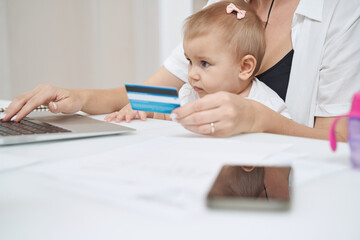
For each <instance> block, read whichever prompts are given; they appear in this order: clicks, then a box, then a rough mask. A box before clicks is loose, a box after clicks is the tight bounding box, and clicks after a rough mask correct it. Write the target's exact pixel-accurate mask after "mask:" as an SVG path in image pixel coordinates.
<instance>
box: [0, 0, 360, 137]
mask: <svg viewBox="0 0 360 240" xmlns="http://www.w3.org/2000/svg"><path fill="white" fill-rule="evenodd" d="M212 2H214V1H210V2H209V3H212ZM248 2H249V4H250V5H251V6H252V7H253V9H254V10H255V11H256V12H257V14H258V15H259V17H260V18H261V19H262V20H263V22H264V23H266V24H265V25H266V30H265V37H266V46H267V49H266V52H265V56H264V59H263V62H262V65H261V67H260V70H259V75H258V77H259V78H260V80H261V74H265V76H266V75H270V76H277V74H278V73H280V74H279V76H280V77H276V78H275V77H270V79H272V81H273V82H274V81H275V83H277V82H276V80H277V79H281V82H280V86H286V85H287V81H286V72H288V71H287V70H286V69H289V65H291V62H292V65H291V66H290V68H291V72H290V76H289V77H288V79H289V80H288V88H287V87H285V91H287V92H286V104H287V106H288V108H289V111H290V114H291V116H292V119H293V120H289V119H287V118H285V117H283V116H281V115H280V114H278V113H276V112H274V111H272V110H270V109H268V108H267V107H265V106H264V105H262V104H260V103H257V102H254V101H251V100H246V99H244V98H241V97H239V96H238V95H234V94H230V93H225V92H219V93H215V94H211V95H207V96H205V97H204V98H202V99H199V100H197V101H195V102H192V103H189V104H188V105H186V106H184V107H181V108H178V109H176V110H174V112H173V113H174V114H175V115H176V116H177V120H178V121H179V122H180V123H181V124H182V125H183V126H184V127H185V128H187V129H188V130H190V131H193V132H196V133H200V134H209V135H210V134H212V132H214V131H212V130H214V129H212V127H215V132H214V133H213V135H214V136H221V137H223V136H230V135H235V134H240V133H247V132H270V133H276V134H285V135H293V136H302V137H312V138H321V139H326V138H327V136H328V130H329V128H330V125H331V122H332V121H333V119H334V118H335V117H336V116H338V115H341V114H343V113H345V112H347V111H348V109H349V107H350V102H351V96H352V95H353V94H354V93H355V92H357V91H359V90H360V81H359V79H360V75H359V72H358V70H357V68H358V66H360V58H358V57H353V56H356V55H357V54H356V53H360V46H359V45H358V42H359V40H360V35H359V34H360V23H359V21H358V19H359V16H360V4H359V1H358V0H351V1H349V0H348V1H347V0H327V1H324V0H317V1H313V0H301V1H299V0H276V1H273V0H252V1H248ZM292 49H293V50H294V52H293V57H292V58H293V59H292V61H291V54H292V51H291V50H292ZM181 54H182V49H181V48H177V49H176V50H175V51H174V53H173V55H172V56H170V57H169V59H168V60H167V61H166V62H165V64H164V66H163V67H161V68H160V69H159V70H158V71H157V72H156V73H155V74H154V75H153V76H152V77H150V78H149V79H148V80H147V81H146V82H145V84H147V85H159V86H173V87H176V88H178V89H179V88H180V87H181V86H182V85H183V84H184V81H183V80H185V81H186V76H187V68H186V61H185V58H183V57H180V56H181ZM289 56H290V61H289ZM284 59H285V60H284ZM284 62H285V64H283V63H284ZM289 62H290V64H289ZM184 63H185V65H184ZM283 65H285V66H283ZM279 66H280V67H279ZM273 67H274V68H275V71H273V70H272V69H274V68H273ZM284 69H285V70H284ZM271 70H272V71H271ZM267 71H270V74H268V73H269V72H268V73H267ZM274 72H275V73H274ZM184 76H185V77H184ZM284 76H285V78H284ZM184 78H185V79H184ZM284 79H285V80H284ZM270 87H271V86H270ZM273 89H274V88H273ZM274 90H275V89H274ZM283 90H284V89H280V90H278V91H277V90H275V91H276V92H278V93H279V95H281V93H280V92H281V91H283ZM119 96H120V97H119ZM43 103H49V107H50V109H51V111H53V112H55V113H57V112H63V113H72V112H76V111H78V110H82V111H84V112H87V113H90V114H102V113H109V112H113V111H115V110H118V109H121V108H122V107H124V106H126V105H127V104H128V100H127V97H126V94H125V89H124V88H119V89H109V90H70V89H61V88H55V87H53V86H49V85H41V86H39V87H37V88H36V89H34V90H32V91H30V92H27V93H24V94H21V95H19V96H17V97H16V98H15V99H14V101H13V102H12V103H11V104H10V106H9V108H8V109H7V111H6V116H2V117H3V120H5V121H8V120H10V119H13V120H15V121H20V120H21V119H22V118H23V117H25V116H26V115H27V114H28V113H29V112H30V111H31V110H32V109H33V108H35V107H36V106H38V105H40V104H43ZM122 111H123V112H124V115H123V117H122V119H125V120H127V121H129V120H130V119H132V118H134V117H138V118H141V119H143V120H144V119H145V118H146V114H145V113H143V112H133V111H131V108H130V106H129V105H127V106H126V107H125V108H124V109H123V110H122ZM15 114H16V115H15ZM14 116H16V118H15V117H14ZM14 118H15V119H14ZM212 123H213V124H212ZM336 130H337V137H338V139H339V140H343V141H346V139H347V129H346V120H344V121H343V122H342V124H341V123H340V125H339V124H338V128H337V129H336Z"/></svg>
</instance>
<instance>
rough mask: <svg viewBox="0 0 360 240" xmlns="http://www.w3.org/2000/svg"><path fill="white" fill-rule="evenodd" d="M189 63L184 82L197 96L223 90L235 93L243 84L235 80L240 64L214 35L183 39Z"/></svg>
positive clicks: (237, 76) (239, 90) (241, 88)
mask: <svg viewBox="0 0 360 240" xmlns="http://www.w3.org/2000/svg"><path fill="white" fill-rule="evenodd" d="M184 53H185V57H186V59H187V60H188V61H189V67H188V80H189V83H190V85H191V86H192V87H193V88H194V89H195V91H197V93H198V94H199V96H200V97H203V96H205V95H206V94H208V93H215V92H218V91H226V92H231V93H235V94H239V93H240V92H241V91H243V89H244V84H243V83H242V81H241V80H239V72H240V63H238V62H236V61H235V57H234V55H235V54H233V53H232V52H231V51H230V50H229V48H228V47H227V46H225V45H224V42H222V41H221V38H219V37H218V36H217V35H216V34H207V35H204V36H200V37H196V38H194V39H191V40H186V39H185V40H184Z"/></svg>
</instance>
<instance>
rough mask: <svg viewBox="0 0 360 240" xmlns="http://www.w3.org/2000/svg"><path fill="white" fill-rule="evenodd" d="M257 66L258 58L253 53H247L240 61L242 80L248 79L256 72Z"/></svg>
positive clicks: (240, 77) (240, 76)
mask: <svg viewBox="0 0 360 240" xmlns="http://www.w3.org/2000/svg"><path fill="white" fill-rule="evenodd" d="M255 67H256V59H255V57H254V56H253V55H245V56H244V57H243V58H242V59H241V61H240V72H239V79H240V80H243V81H245V80H248V79H249V78H250V77H251V76H252V75H253V73H254V71H255Z"/></svg>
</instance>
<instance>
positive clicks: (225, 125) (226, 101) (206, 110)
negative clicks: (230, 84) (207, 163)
mask: <svg viewBox="0 0 360 240" xmlns="http://www.w3.org/2000/svg"><path fill="white" fill-rule="evenodd" d="M255 105H256V102H254V101H252V100H248V99H245V98H243V97H241V96H239V95H236V94H232V93H228V92H217V93H214V94H209V95H206V96H204V97H203V98H201V99H198V100H196V101H194V102H191V103H189V104H187V105H185V106H183V107H180V108H177V109H175V110H174V111H173V114H176V118H177V121H178V122H179V123H181V124H182V125H183V126H184V127H185V128H186V129H188V130H190V131H192V132H195V133H199V134H204V135H213V136H216V137H228V136H231V135H235V134H240V133H247V132H259V131H261V129H260V126H258V125H257V122H256V117H255V115H256V112H257V110H256V106H255ZM211 123H213V127H212V126H211Z"/></svg>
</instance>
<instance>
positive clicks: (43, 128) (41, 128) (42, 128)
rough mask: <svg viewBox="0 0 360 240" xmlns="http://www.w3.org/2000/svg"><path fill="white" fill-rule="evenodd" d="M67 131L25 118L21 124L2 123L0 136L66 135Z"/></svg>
mask: <svg viewBox="0 0 360 240" xmlns="http://www.w3.org/2000/svg"><path fill="white" fill-rule="evenodd" d="M64 132H71V131H69V130H67V129H64V128H60V127H56V126H54V125H51V124H48V123H45V122H41V121H38V120H35V119H31V118H24V119H23V120H21V122H19V123H17V122H4V121H0V136H16V135H26V134H44V133H64Z"/></svg>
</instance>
